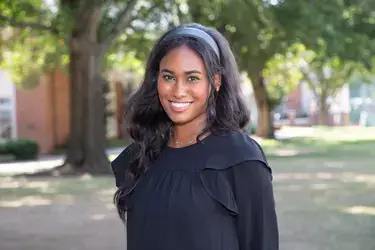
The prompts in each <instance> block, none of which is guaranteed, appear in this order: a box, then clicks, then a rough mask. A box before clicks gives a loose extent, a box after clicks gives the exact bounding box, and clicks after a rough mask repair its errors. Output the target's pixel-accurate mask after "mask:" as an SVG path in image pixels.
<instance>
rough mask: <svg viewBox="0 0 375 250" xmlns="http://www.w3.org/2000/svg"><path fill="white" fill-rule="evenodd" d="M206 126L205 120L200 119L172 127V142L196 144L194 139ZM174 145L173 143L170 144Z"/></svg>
mask: <svg viewBox="0 0 375 250" xmlns="http://www.w3.org/2000/svg"><path fill="white" fill-rule="evenodd" d="M205 126H206V120H205V119H200V120H197V121H194V122H191V123H188V124H184V125H174V126H173V130H172V140H173V141H174V142H175V141H178V142H180V143H182V144H184V145H181V146H186V145H185V144H186V143H188V142H189V141H194V142H196V137H197V136H198V135H199V134H200V133H201V132H202V131H203V129H204V128H205ZM172 144H173V145H174V144H175V143H173V142H172Z"/></svg>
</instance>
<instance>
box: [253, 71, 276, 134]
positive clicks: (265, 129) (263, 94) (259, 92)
mask: <svg viewBox="0 0 375 250" xmlns="http://www.w3.org/2000/svg"><path fill="white" fill-rule="evenodd" d="M249 75H250V78H251V82H252V84H253V89H254V95H255V100H256V103H257V107H258V126H257V132H256V134H257V136H259V137H263V138H270V139H274V138H275V130H274V126H273V116H272V110H271V106H270V102H269V97H268V93H267V89H266V86H265V84H264V78H263V76H262V73H261V71H260V72H257V73H249Z"/></svg>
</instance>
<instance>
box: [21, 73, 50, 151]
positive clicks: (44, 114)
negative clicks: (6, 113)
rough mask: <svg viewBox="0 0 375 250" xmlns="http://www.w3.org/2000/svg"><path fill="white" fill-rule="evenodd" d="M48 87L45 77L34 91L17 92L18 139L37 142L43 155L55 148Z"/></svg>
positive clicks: (22, 90)
mask: <svg viewBox="0 0 375 250" xmlns="http://www.w3.org/2000/svg"><path fill="white" fill-rule="evenodd" d="M48 86H49V85H48V78H47V77H44V78H43V79H42V80H41V82H40V83H39V84H38V85H37V86H36V87H35V88H34V89H32V90H24V89H17V92H16V102H17V112H16V113H17V124H18V127H17V134H18V138H27V139H33V140H35V141H37V142H38V144H39V149H40V153H41V154H44V153H47V152H49V151H50V150H52V148H53V137H52V131H53V129H52V122H51V121H52V120H51V103H50V100H51V99H50V97H49V95H48V94H49V90H48Z"/></svg>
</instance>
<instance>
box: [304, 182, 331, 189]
mask: <svg viewBox="0 0 375 250" xmlns="http://www.w3.org/2000/svg"><path fill="white" fill-rule="evenodd" d="M310 188H311V189H314V190H327V189H332V188H334V187H332V186H330V185H328V184H326V183H314V184H311V185H310Z"/></svg>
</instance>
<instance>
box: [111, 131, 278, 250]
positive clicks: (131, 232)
mask: <svg viewBox="0 0 375 250" xmlns="http://www.w3.org/2000/svg"><path fill="white" fill-rule="evenodd" d="M131 155H132V154H130V153H129V150H124V152H123V153H121V154H120V155H119V156H118V158H116V159H115V160H114V161H113V162H112V168H113V172H114V174H115V178H116V185H117V186H120V185H121V181H124V177H123V176H122V175H123V174H124V169H125V168H126V166H127V164H128V162H129V158H130V157H131ZM127 242H128V248H127V250H158V249H160V250H169V249H170V250H176V249H178V250H185V249H186V250H278V248H279V247H278V245H279V236H278V226H277V217H276V212H275V202H274V197H273V190H272V172H271V168H270V166H269V165H268V163H267V160H266V157H265V155H264V153H263V151H262V149H261V147H260V146H259V144H258V143H256V142H255V141H254V140H253V139H251V138H250V137H249V136H248V135H246V134H244V133H242V132H233V133H227V134H225V135H220V136H217V135H210V136H208V137H207V138H205V139H204V140H203V142H202V144H194V145H191V146H189V147H185V148H169V147H167V148H166V149H165V150H163V151H162V153H161V154H160V156H159V157H158V159H157V160H156V161H155V162H154V163H153V165H152V166H151V168H150V169H149V171H148V172H147V173H146V174H145V175H144V176H143V177H142V179H141V180H140V182H139V183H138V185H137V186H136V187H135V189H134V190H133V193H132V195H131V198H130V205H129V211H128V215H127Z"/></svg>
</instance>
